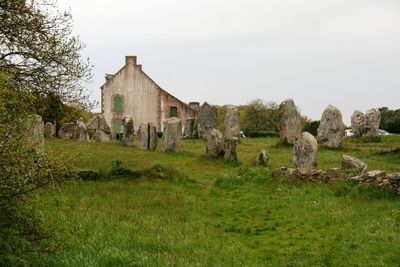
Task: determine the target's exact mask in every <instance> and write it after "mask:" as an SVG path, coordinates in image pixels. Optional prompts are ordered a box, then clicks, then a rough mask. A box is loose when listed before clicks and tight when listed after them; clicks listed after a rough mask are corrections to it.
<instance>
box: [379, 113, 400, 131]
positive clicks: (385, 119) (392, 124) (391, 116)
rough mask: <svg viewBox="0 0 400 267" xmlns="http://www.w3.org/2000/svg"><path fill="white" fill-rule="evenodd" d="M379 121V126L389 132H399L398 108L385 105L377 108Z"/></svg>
mask: <svg viewBox="0 0 400 267" xmlns="http://www.w3.org/2000/svg"><path fill="white" fill-rule="evenodd" d="M379 111H380V112H381V123H380V125H379V128H381V129H384V130H386V131H388V132H391V133H400V109H397V110H391V109H388V108H387V107H382V108H379Z"/></svg>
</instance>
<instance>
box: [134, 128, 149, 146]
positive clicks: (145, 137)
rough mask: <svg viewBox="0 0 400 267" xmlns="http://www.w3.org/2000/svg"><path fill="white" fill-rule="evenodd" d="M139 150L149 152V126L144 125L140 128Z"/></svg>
mask: <svg viewBox="0 0 400 267" xmlns="http://www.w3.org/2000/svg"><path fill="white" fill-rule="evenodd" d="M137 136H138V139H139V140H138V148H139V149H140V150H148V149H149V124H148V123H142V124H140V126H139V129H138V132H137Z"/></svg>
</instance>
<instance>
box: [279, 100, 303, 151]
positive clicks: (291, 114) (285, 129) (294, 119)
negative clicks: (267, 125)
mask: <svg viewBox="0 0 400 267" xmlns="http://www.w3.org/2000/svg"><path fill="white" fill-rule="evenodd" d="M278 128H279V135H280V138H281V141H282V142H284V143H288V144H294V143H295V142H296V139H297V138H299V137H300V135H301V124H300V113H299V111H298V110H297V107H296V105H295V103H294V101H293V99H286V100H285V101H283V102H282V103H281V104H280V105H279V110H278Z"/></svg>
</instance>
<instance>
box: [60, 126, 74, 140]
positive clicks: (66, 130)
mask: <svg viewBox="0 0 400 267" xmlns="http://www.w3.org/2000/svg"><path fill="white" fill-rule="evenodd" d="M77 131H78V126H77V125H76V123H75V122H67V123H64V124H63V126H61V128H60V130H59V131H58V136H59V137H60V138H61V139H73V138H75V137H76V136H77Z"/></svg>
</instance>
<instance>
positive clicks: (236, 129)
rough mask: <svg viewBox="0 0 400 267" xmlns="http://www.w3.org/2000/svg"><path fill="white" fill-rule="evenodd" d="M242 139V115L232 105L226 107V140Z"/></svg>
mask: <svg viewBox="0 0 400 267" xmlns="http://www.w3.org/2000/svg"><path fill="white" fill-rule="evenodd" d="M239 137H240V114H239V110H238V109H237V108H236V107H235V106H232V105H228V106H227V107H226V113H225V139H232V138H237V139H238V140H239Z"/></svg>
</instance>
